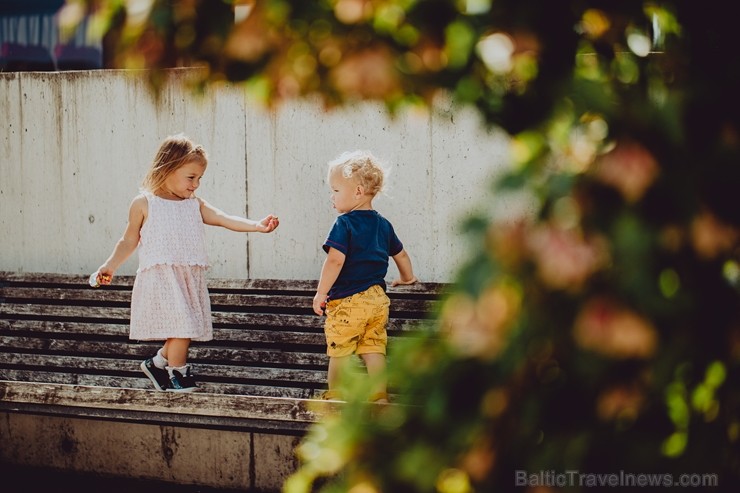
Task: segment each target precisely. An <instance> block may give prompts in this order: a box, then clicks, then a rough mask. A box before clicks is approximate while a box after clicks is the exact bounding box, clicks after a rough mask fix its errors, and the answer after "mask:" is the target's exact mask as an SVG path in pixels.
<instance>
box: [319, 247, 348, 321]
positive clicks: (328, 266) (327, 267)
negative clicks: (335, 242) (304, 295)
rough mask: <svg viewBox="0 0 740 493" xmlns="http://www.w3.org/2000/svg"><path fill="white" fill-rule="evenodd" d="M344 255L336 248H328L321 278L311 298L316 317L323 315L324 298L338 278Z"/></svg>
mask: <svg viewBox="0 0 740 493" xmlns="http://www.w3.org/2000/svg"><path fill="white" fill-rule="evenodd" d="M344 258H345V255H344V254H343V253H342V252H340V251H339V250H337V249H336V248H329V252H328V253H327V254H326V260H324V266H323V267H322V268H321V278H320V279H319V286H318V287H317V288H316V295H315V296H314V297H313V311H314V313H316V315H323V314H324V307H325V306H326V298H327V297H328V296H329V290H330V289H331V287H332V286H333V285H334V282H335V281H336V280H337V277H339V273H340V272H341V271H342V266H343V265H344Z"/></svg>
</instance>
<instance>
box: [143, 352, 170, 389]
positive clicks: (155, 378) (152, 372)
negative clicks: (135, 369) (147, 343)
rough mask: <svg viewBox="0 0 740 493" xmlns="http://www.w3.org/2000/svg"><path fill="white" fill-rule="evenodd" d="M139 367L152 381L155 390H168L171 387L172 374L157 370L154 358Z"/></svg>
mask: <svg viewBox="0 0 740 493" xmlns="http://www.w3.org/2000/svg"><path fill="white" fill-rule="evenodd" d="M139 366H140V368H141V371H143V372H144V375H146V376H147V377H149V380H151V381H152V383H153V384H154V388H155V389H157V390H166V389H167V387H169V386H170V374H169V373H167V370H164V369H162V368H157V366H156V365H155V364H154V360H153V359H152V358H148V359H146V360H144V361H142V362H141V365H139Z"/></svg>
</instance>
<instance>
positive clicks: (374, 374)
mask: <svg viewBox="0 0 740 493" xmlns="http://www.w3.org/2000/svg"><path fill="white" fill-rule="evenodd" d="M360 357H361V358H362V360H363V361H364V362H365V368H367V374H368V377H369V378H371V379H378V378H379V377H380V376H382V375H383V374H384V373H385V354H382V353H364V354H361V355H360ZM370 400H371V401H373V402H380V403H384V402H388V390H387V385H386V382H385V378H383V379H382V380H379V381H378V383H377V385H376V387H375V388H374V389H373V394H372V396H371V398H370Z"/></svg>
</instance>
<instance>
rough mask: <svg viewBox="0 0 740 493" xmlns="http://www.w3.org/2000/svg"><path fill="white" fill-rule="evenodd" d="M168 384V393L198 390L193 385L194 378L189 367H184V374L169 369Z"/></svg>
mask: <svg viewBox="0 0 740 493" xmlns="http://www.w3.org/2000/svg"><path fill="white" fill-rule="evenodd" d="M167 371H168V372H169V379H170V383H169V386H168V387H167V390H168V391H169V392H193V391H194V390H196V389H197V388H198V386H197V385H196V384H195V377H193V373H192V372H191V371H190V365H187V366H186V367H185V374H184V375H183V374H182V373H180V371H179V370H175V369H169V370H167Z"/></svg>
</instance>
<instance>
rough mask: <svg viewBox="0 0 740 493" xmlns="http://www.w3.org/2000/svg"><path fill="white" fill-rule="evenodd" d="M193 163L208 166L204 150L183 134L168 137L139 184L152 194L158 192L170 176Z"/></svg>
mask: <svg viewBox="0 0 740 493" xmlns="http://www.w3.org/2000/svg"><path fill="white" fill-rule="evenodd" d="M193 161H195V162H197V163H199V164H202V165H203V166H206V165H208V156H207V155H206V151H205V149H203V147H202V146H200V145H198V144H195V143H193V142H192V141H191V140H190V139H188V138H187V137H185V136H184V135H183V134H177V135H170V136H169V137H167V138H166V139H164V141H162V144H160V146H159V150H157V155H156V156H154V161H153V162H152V166H151V167H150V168H149V172H148V173H147V174H146V176H145V177H144V181H143V183H142V184H141V187H142V189H144V190H147V191H149V192H152V193H155V192H158V191H159V190H160V189H161V188H162V187H163V186H164V182H165V180H166V179H167V177H168V176H170V174H172V173H173V172H174V171H176V170H177V169H179V168H180V167H181V166H183V165H185V164H187V163H190V162H193Z"/></svg>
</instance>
